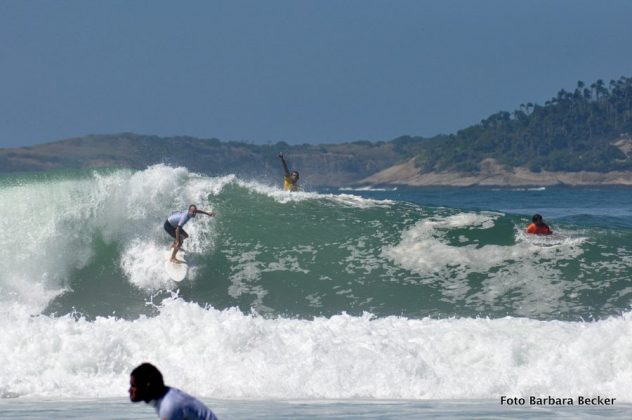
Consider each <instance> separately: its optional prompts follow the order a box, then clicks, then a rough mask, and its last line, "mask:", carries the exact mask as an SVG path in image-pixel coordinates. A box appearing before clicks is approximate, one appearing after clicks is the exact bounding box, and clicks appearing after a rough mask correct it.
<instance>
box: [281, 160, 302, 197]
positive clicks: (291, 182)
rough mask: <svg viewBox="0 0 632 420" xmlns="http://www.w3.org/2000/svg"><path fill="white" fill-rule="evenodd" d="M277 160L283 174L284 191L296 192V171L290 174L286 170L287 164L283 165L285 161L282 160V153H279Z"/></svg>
mask: <svg viewBox="0 0 632 420" xmlns="http://www.w3.org/2000/svg"><path fill="white" fill-rule="evenodd" d="M279 159H281V163H282V164H283V171H284V174H285V176H284V178H283V189H284V190H285V191H298V171H291V172H290V170H289V169H288V168H287V163H285V159H283V153H279Z"/></svg>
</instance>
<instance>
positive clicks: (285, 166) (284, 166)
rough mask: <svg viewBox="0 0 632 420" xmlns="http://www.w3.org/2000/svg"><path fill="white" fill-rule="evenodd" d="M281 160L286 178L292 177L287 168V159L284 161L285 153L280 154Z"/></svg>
mask: <svg viewBox="0 0 632 420" xmlns="http://www.w3.org/2000/svg"><path fill="white" fill-rule="evenodd" d="M279 159H281V163H282V164H283V171H284V172H285V176H290V170H289V169H288V168H287V163H285V159H283V153H279Z"/></svg>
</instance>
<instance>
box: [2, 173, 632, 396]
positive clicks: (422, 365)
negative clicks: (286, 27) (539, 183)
mask: <svg viewBox="0 0 632 420" xmlns="http://www.w3.org/2000/svg"><path fill="white" fill-rule="evenodd" d="M356 192H357V191H354V193H356ZM370 192H372V193H376V194H381V195H380V196H379V197H373V198H370V197H367V196H365V197H360V196H358V195H351V194H348V193H347V191H344V192H343V193H339V192H335V193H333V192H332V193H327V192H322V191H321V192H320V193H317V192H301V193H286V192H283V191H280V190H279V189H278V188H277V187H275V186H267V185H262V184H259V183H256V182H253V181H249V180H243V179H239V178H237V177H235V176H226V177H219V178H218V177H215V178H212V177H206V176H202V175H199V174H195V173H190V172H189V171H187V170H186V169H185V168H171V167H167V166H163V165H157V166H153V167H150V168H147V169H146V170H143V171H137V172H134V171H126V170H115V171H102V172H85V173H67V174H64V173H57V174H40V175H19V176H7V177H4V178H2V179H0V209H1V213H0V214H2V217H1V218H0V227H1V228H2V232H5V235H3V236H2V237H1V238H0V245H1V246H0V253H2V259H3V261H7V262H10V263H7V264H4V267H3V270H2V272H0V315H2V316H1V317H0V318H1V319H0V326H1V328H2V331H3V335H4V337H3V340H2V342H0V396H4V397H11V396H23V395H28V396H34V395H35V396H37V395H40V396H42V395H43V396H77V395H82V396H86V397H95V396H97V397H98V396H118V395H121V394H123V393H124V392H125V389H126V385H125V383H126V381H127V375H128V373H129V371H130V370H131V368H132V367H134V366H135V365H136V364H138V363H140V362H142V361H144V360H150V361H152V362H154V363H156V364H157V365H158V366H159V367H161V369H162V370H163V373H164V374H165V376H166V377H167V379H168V382H171V383H172V384H174V385H177V386H181V387H183V388H185V389H187V390H191V391H192V392H193V391H194V392H197V393H198V394H200V395H204V396H208V397H216V398H233V397H239V398H365V397H370V398H410V399H421V398H493V397H495V396H496V395H510V394H512V393H513V394H515V395H520V394H521V393H522V394H524V395H532V394H537V395H539V394H541V393H544V394H547V393H548V394H555V393H557V395H558V396H562V397H566V396H568V395H571V394H572V395H576V394H577V393H581V392H584V393H589V394H597V393H601V394H602V395H604V394H608V395H609V396H613V397H618V398H621V399H622V400H626V399H627V400H632V391H630V390H632V387H630V381H632V380H631V379H629V378H632V375H631V374H632V359H630V358H629V352H628V350H627V349H628V348H629V346H630V344H632V343H631V341H632V337H631V336H630V333H629V331H630V328H631V327H632V323H631V321H630V317H629V315H628V311H629V300H630V293H631V292H632V289H630V287H629V279H630V278H632V249H631V247H630V244H631V243H632V230H631V229H630V226H629V225H628V223H629V221H628V219H627V217H628V215H627V214H624V215H623V216H620V215H617V214H616V212H615V213H612V214H610V213H609V216H608V217H601V218H599V217H597V218H595V217H594V216H590V217H589V216H585V215H582V214H578V213H576V212H570V213H564V214H559V215H558V216H559V217H558V218H557V219H556V221H557V223H556V224H555V225H554V229H555V231H556V234H555V235H554V236H553V237H546V238H537V237H536V238H534V237H528V236H527V235H524V234H523V233H522V231H523V228H524V224H525V221H526V218H525V217H524V216H522V215H520V213H521V212H520V211H516V212H512V211H511V208H509V211H507V208H508V206H506V205H505V204H506V203H503V200H507V197H509V196H511V195H512V194H520V193H525V194H547V191H546V190H543V189H529V190H524V191H516V190H511V191H506V192H503V191H497V190H489V191H482V192H481V193H480V194H478V193H476V194H470V198H469V199H468V198H464V199H463V200H459V201H458V202H461V203H467V202H468V200H470V201H471V200H476V199H478V200H479V201H478V203H479V204H480V203H487V205H478V206H476V205H475V206H472V205H463V206H462V207H459V206H456V205H452V206H445V205H444V206H441V207H439V206H428V205H420V204H415V203H414V202H412V201H409V200H406V197H405V194H406V192H405V191H402V189H398V190H383V189H373V190H371V191H370ZM432 194H437V193H436V192H430V193H429V195H428V197H432ZM449 194H454V192H450V193H445V194H444V197H446V196H448V195H449ZM485 194H487V196H485ZM499 195H501V196H502V197H504V198H502V199H499V200H498V201H496V204H497V206H494V205H493V202H494V201H495V199H494V198H493V197H497V196H499ZM575 195H577V192H576V193H575ZM580 195H581V194H580ZM472 196H478V197H477V198H472ZM574 199H575V200H577V201H578V202H579V201H581V197H579V198H577V197H575V198H574ZM509 201H511V200H509ZM429 202H432V199H431V198H429ZM490 202H491V203H492V204H490ZM583 202H584V203H585V202H586V200H584V201H583ZM190 203H195V204H197V205H198V206H199V208H201V209H204V210H212V211H215V212H216V213H217V217H215V218H208V217H205V216H203V215H199V216H198V217H197V218H196V219H194V220H192V221H190V222H189V223H188V224H187V226H186V230H187V231H188V232H189V234H190V235H191V238H190V239H188V240H187V241H185V246H184V247H185V248H186V250H187V252H188V258H187V259H188V261H189V263H190V266H191V269H190V273H189V277H188V278H187V279H186V280H185V281H184V282H182V283H178V284H176V283H173V282H171V281H170V280H169V279H168V277H167V276H166V274H165V273H164V267H163V252H164V250H166V249H167V247H168V245H169V243H170V238H169V237H168V236H167V234H166V233H165V232H164V231H163V228H162V225H163V223H164V220H165V219H166V217H167V216H168V215H169V214H170V213H171V212H172V211H174V210H182V209H186V207H187V206H188V205H189V204H190ZM470 204H471V203H470ZM517 205H518V204H517V203H516V206H517ZM481 208H486V210H481ZM494 209H496V210H494ZM498 209H501V210H502V211H500V210H498ZM558 210H559V209H558ZM551 213H554V211H551ZM547 214H548V213H547ZM606 355H607V356H608V357H607V360H606V359H604V357H605V356H606ZM612 360H616V361H617V362H616V363H613V362H612ZM208 375H212V376H213V378H214V379H213V380H212V381H209V380H208ZM86 376H87V377H89V378H91V380H93V381H95V388H94V389H92V388H91V389H86V387H85V386H84V385H83V383H85V378H86Z"/></svg>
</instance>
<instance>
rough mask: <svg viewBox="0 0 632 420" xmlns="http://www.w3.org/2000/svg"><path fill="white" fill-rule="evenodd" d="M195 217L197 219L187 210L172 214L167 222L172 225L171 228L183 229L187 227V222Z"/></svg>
mask: <svg viewBox="0 0 632 420" xmlns="http://www.w3.org/2000/svg"><path fill="white" fill-rule="evenodd" d="M193 217H195V213H193V214H192V215H190V214H189V212H188V211H187V210H185V211H177V212H175V213H172V214H171V215H170V216H169V217H168V218H167V220H168V221H169V224H171V226H173V227H178V226H180V227H182V226H184V225H186V224H187V222H188V221H189V220H190V219H191V218H193Z"/></svg>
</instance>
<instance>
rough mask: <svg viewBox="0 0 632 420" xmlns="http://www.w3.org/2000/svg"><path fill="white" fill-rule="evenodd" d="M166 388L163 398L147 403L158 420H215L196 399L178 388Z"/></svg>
mask: <svg viewBox="0 0 632 420" xmlns="http://www.w3.org/2000/svg"><path fill="white" fill-rule="evenodd" d="M168 388H169V391H167V393H166V394H165V396H164V397H162V398H160V399H158V400H151V401H149V404H151V405H152V406H153V407H154V408H155V409H156V413H157V414H158V416H159V417H160V420H163V419H167V420H217V417H215V414H213V412H212V411H211V410H210V409H209V408H208V407H207V406H205V405H204V403H202V402H201V401H200V400H198V399H197V398H195V397H192V396H191V395H189V394H187V393H186V392H184V391H181V390H179V389H178V388H172V387H168Z"/></svg>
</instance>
